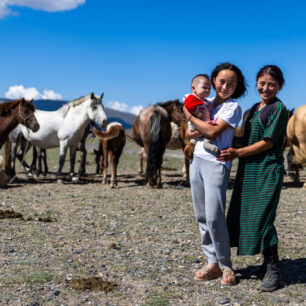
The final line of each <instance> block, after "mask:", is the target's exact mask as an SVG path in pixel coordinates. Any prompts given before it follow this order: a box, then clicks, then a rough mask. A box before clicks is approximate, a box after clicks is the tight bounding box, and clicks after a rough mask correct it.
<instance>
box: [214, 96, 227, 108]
mask: <svg viewBox="0 0 306 306" xmlns="http://www.w3.org/2000/svg"><path fill="white" fill-rule="evenodd" d="M228 99H229V98H228ZM228 99H226V100H224V99H222V98H220V97H219V96H216V97H215V100H214V107H218V106H219V105H221V104H222V103H223V102H225V101H227V100H228Z"/></svg>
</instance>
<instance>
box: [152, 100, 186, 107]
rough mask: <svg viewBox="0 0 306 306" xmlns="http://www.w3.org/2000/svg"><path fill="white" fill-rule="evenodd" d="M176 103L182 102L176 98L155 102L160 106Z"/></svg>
mask: <svg viewBox="0 0 306 306" xmlns="http://www.w3.org/2000/svg"><path fill="white" fill-rule="evenodd" d="M177 103H178V104H182V103H181V102H180V100H179V99H176V100H169V101H165V102H158V103H156V105H158V106H161V107H167V106H170V105H172V104H177ZM182 105H183V104H182Z"/></svg>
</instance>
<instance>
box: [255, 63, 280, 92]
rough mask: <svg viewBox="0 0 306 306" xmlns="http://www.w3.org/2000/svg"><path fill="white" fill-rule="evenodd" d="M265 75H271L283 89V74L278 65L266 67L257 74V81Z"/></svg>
mask: <svg viewBox="0 0 306 306" xmlns="http://www.w3.org/2000/svg"><path fill="white" fill-rule="evenodd" d="M265 74H269V75H271V77H273V78H274V79H275V80H276V81H277V82H278V84H279V85H280V87H283V85H284V84H285V79H284V76H283V73H282V71H281V70H280V68H279V67H277V66H276V65H266V66H264V67H262V68H261V69H260V70H259V71H258V73H257V76H256V81H258V79H259V78H260V77H261V76H263V75H265Z"/></svg>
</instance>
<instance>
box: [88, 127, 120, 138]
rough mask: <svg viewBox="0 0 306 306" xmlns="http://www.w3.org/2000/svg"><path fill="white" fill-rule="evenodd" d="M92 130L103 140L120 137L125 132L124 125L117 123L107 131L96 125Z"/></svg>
mask: <svg viewBox="0 0 306 306" xmlns="http://www.w3.org/2000/svg"><path fill="white" fill-rule="evenodd" d="M92 131H93V133H94V134H95V135H96V137H97V138H99V139H102V140H111V139H114V138H118V137H119V135H120V134H125V132H124V129H123V127H122V126H120V125H115V126H113V127H111V128H110V129H109V130H108V131H106V132H101V131H100V130H98V129H97V128H95V127H93V129H92Z"/></svg>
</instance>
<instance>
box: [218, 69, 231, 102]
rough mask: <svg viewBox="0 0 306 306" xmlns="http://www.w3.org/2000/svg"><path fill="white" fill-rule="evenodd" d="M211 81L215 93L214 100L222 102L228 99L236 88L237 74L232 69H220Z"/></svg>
mask: <svg viewBox="0 0 306 306" xmlns="http://www.w3.org/2000/svg"><path fill="white" fill-rule="evenodd" d="M213 82H214V85H215V90H216V94H217V96H216V100H217V101H218V102H224V101H226V100H228V99H229V98H230V97H231V96H232V94H233V93H234V92H235V90H236V87H237V75H236V73H235V72H234V71H232V70H229V69H225V70H221V71H220V72H219V73H218V74H217V76H216V77H215V78H214V79H213Z"/></svg>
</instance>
